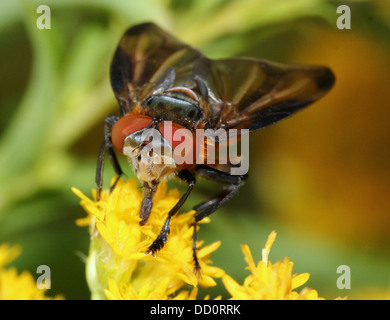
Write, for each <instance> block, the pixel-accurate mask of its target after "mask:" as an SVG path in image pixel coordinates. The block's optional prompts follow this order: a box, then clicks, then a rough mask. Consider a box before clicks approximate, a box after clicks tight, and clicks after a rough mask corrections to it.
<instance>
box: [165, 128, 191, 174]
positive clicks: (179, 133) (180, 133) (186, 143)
mask: <svg viewBox="0 0 390 320" xmlns="http://www.w3.org/2000/svg"><path fill="white" fill-rule="evenodd" d="M159 131H160V133H161V134H162V135H163V137H164V139H165V140H167V141H168V142H169V144H170V145H171V146H172V149H173V157H174V160H175V163H176V165H177V167H178V168H179V169H181V170H182V169H188V168H190V167H191V166H193V165H195V157H196V155H195V138H194V135H193V133H192V132H191V131H190V130H188V129H186V128H184V127H182V126H181V125H179V124H177V123H173V122H171V121H163V122H162V123H161V124H160V128H159Z"/></svg>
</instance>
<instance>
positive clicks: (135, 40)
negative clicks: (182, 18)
mask: <svg viewBox="0 0 390 320" xmlns="http://www.w3.org/2000/svg"><path fill="white" fill-rule="evenodd" d="M200 57H203V55H202V54H201V53H200V52H199V51H198V50H196V49H193V48H191V47H190V46H188V45H186V44H185V43H183V42H181V41H179V40H178V39H176V38H175V37H173V36H172V35H170V34H169V33H167V32H165V31H164V30H162V29H160V28H159V27H157V26H156V25H155V24H153V23H145V24H141V25H137V26H135V27H132V28H130V29H128V30H127V31H126V33H125V34H124V35H123V37H122V38H121V40H120V43H119V45H118V48H117V49H116V52H115V55H114V58H113V60H112V63H111V70H110V77H111V85H112V88H113V90H114V93H115V96H116V98H117V100H118V102H119V105H120V108H121V113H122V114H126V113H129V112H131V111H132V109H133V108H134V107H136V106H137V105H139V104H140V103H141V101H142V100H143V99H144V98H146V97H147V96H148V95H150V94H151V93H153V92H154V91H155V90H156V89H157V88H158V87H162V88H163V89H164V88H165V89H167V88H168V87H169V86H171V85H172V84H173V83H174V82H175V79H180V83H181V84H182V85H185V79H186V78H191V74H192V69H193V62H194V61H195V60H196V59H198V58H200ZM192 82H193V80H192Z"/></svg>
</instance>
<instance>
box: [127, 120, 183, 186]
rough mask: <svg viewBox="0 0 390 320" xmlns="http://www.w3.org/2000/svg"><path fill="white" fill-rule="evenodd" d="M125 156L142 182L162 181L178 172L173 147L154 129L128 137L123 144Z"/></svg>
mask: <svg viewBox="0 0 390 320" xmlns="http://www.w3.org/2000/svg"><path fill="white" fill-rule="evenodd" d="M123 154H124V155H126V156H127V157H128V159H129V161H130V163H131V164H132V165H133V168H134V170H135V172H136V174H137V177H138V179H139V180H140V181H144V182H153V181H161V180H164V179H166V178H167V177H168V176H169V175H171V174H173V173H174V172H175V171H177V166H176V163H175V160H174V156H173V149H172V146H171V145H170V144H169V143H168V142H167V141H166V140H165V139H164V137H163V136H162V135H161V133H160V132H159V131H158V130H156V129H154V128H146V129H144V130H140V131H137V132H134V133H132V134H130V135H128V136H127V137H126V138H125V140H124V143H123Z"/></svg>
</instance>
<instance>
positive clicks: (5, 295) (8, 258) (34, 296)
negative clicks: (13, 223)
mask: <svg viewBox="0 0 390 320" xmlns="http://www.w3.org/2000/svg"><path fill="white" fill-rule="evenodd" d="M21 251H22V249H21V248H20V247H19V246H13V247H11V246H9V245H8V244H2V245H0V300H51V299H53V298H50V297H48V296H46V295H45V293H46V289H39V288H38V287H37V284H36V281H35V279H34V277H33V276H32V274H31V273H29V272H27V271H23V272H22V273H18V271H17V270H16V268H13V267H9V268H5V266H6V265H8V264H9V263H10V262H12V261H13V260H15V259H16V258H17V257H18V256H19V255H20V253H21ZM54 299H63V297H62V296H56V297H55V298H54Z"/></svg>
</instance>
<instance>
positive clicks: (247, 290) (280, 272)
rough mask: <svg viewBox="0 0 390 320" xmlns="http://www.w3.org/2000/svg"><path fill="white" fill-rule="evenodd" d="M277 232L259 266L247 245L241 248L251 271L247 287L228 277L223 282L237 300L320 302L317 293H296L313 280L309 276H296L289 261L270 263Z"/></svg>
mask: <svg viewBox="0 0 390 320" xmlns="http://www.w3.org/2000/svg"><path fill="white" fill-rule="evenodd" d="M275 238H276V233H275V231H273V232H272V233H271V234H270V235H269V237H268V240H267V243H266V245H265V248H264V249H263V251H262V260H261V261H259V263H258V264H257V265H256V264H255V262H254V261H253V257H252V254H251V252H250V250H249V247H248V246H247V245H243V246H241V249H242V252H243V253H244V256H245V261H246V262H247V264H248V267H247V269H248V270H250V272H251V275H249V276H248V277H247V278H246V279H245V280H244V284H243V285H240V284H238V283H237V282H236V281H235V280H234V279H233V278H231V277H230V276H228V275H224V276H223V278H222V281H223V283H224V285H225V287H226V289H227V290H228V292H229V293H230V295H231V296H232V297H231V299H234V300H318V299H322V298H319V297H318V293H317V291H316V290H312V289H309V288H304V289H302V290H301V291H300V292H296V291H294V290H295V289H296V288H297V287H300V286H302V285H303V284H305V283H306V281H307V280H308V279H309V276H310V275H309V274H308V273H302V274H299V275H293V274H292V269H293V263H292V262H291V261H290V260H289V259H288V258H287V257H286V258H284V260H283V261H278V262H276V263H275V264H272V263H271V262H269V261H268V256H269V252H270V250H271V247H272V244H273V242H274V241H275Z"/></svg>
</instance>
